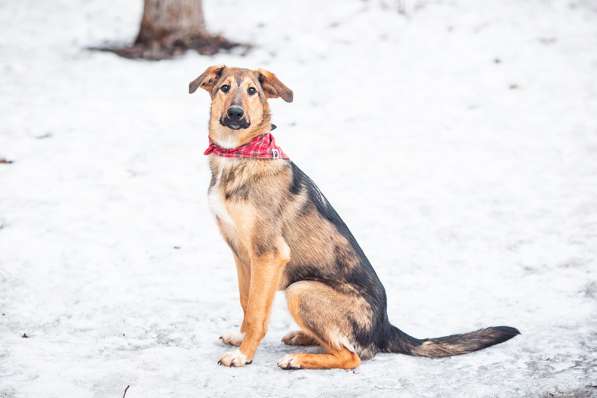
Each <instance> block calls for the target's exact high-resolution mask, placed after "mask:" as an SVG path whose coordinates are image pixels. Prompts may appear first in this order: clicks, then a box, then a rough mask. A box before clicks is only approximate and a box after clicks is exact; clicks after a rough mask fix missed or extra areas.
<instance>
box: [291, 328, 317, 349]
mask: <svg viewBox="0 0 597 398" xmlns="http://www.w3.org/2000/svg"><path fill="white" fill-rule="evenodd" d="M282 343H284V344H286V345H302V346H307V345H318V343H317V340H315V339H314V338H313V337H311V336H309V335H308V334H306V333H305V332H303V331H302V330H299V331H296V332H290V333H288V334H287V335H286V336H284V337H282Z"/></svg>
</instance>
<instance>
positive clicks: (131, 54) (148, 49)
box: [88, 35, 252, 61]
mask: <svg viewBox="0 0 597 398" xmlns="http://www.w3.org/2000/svg"><path fill="white" fill-rule="evenodd" d="M235 48H240V49H242V50H243V53H242V54H243V55H245V54H246V53H247V52H248V51H249V50H250V49H251V48H252V46H251V45H249V44H245V43H237V42H233V41H230V40H228V39H226V38H224V37H223V36H221V35H213V36H212V35H200V36H199V35H197V36H193V37H184V38H171V37H170V38H169V40H163V39H162V40H160V41H157V40H155V41H148V42H143V43H139V42H136V43H135V44H133V45H132V46H129V47H119V46H99V47H89V48H88V49H89V50H92V51H107V52H112V53H114V54H117V55H119V56H121V57H124V58H129V59H146V60H150V61H158V60H163V59H172V58H175V57H177V56H180V55H182V54H184V53H185V52H186V51H188V50H194V51H197V52H198V53H199V54H202V55H214V54H217V53H218V52H220V51H230V50H232V49H235Z"/></svg>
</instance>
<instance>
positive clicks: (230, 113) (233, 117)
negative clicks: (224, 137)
mask: <svg viewBox="0 0 597 398" xmlns="http://www.w3.org/2000/svg"><path fill="white" fill-rule="evenodd" d="M220 124H221V125H222V126H226V127H228V128H231V129H232V130H239V129H246V128H247V127H249V126H250V125H251V123H249V121H248V120H247V118H246V117H245V111H244V110H243V108H242V107H241V106H238V105H232V106H231V107H230V108H228V110H227V111H226V115H225V116H224V117H221V118H220Z"/></svg>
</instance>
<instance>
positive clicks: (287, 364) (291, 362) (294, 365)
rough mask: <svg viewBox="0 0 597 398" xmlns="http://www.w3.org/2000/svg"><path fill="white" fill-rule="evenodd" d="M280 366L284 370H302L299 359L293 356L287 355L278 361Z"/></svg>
mask: <svg viewBox="0 0 597 398" xmlns="http://www.w3.org/2000/svg"><path fill="white" fill-rule="evenodd" d="M278 366H279V367H281V368H282V369H300V368H301V364H300V362H299V360H298V358H297V357H296V355H293V354H286V355H284V356H283V357H282V359H280V360H279V361H278Z"/></svg>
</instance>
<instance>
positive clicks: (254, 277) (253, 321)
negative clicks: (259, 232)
mask: <svg viewBox="0 0 597 398" xmlns="http://www.w3.org/2000/svg"><path fill="white" fill-rule="evenodd" d="M274 242H275V243H274V244H273V245H271V249H269V250H268V251H267V252H265V253H263V252H262V251H261V250H256V253H255V254H254V255H252V256H251V281H250V285H249V300H248V303H247V310H246V312H245V320H244V334H245V335H244V339H243V342H242V343H241V345H240V348H239V349H238V350H235V351H230V352H227V353H225V354H224V355H223V356H222V357H221V358H220V360H219V361H218V363H219V364H220V365H224V366H244V365H246V364H249V363H251V362H252V361H253V356H254V355H255V351H256V350H257V346H259V343H260V342H261V340H262V339H263V337H265V334H266V332H267V326H268V322H269V316H270V313H271V309H272V303H273V301H274V296H275V295H276V291H277V290H278V289H279V286H280V281H281V279H282V275H283V274H284V268H285V266H286V264H287V263H288V261H289V259H290V250H289V248H288V245H287V244H286V242H285V241H284V239H282V238H281V237H280V238H278V239H276V240H274ZM257 254H258V255H257Z"/></svg>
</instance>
